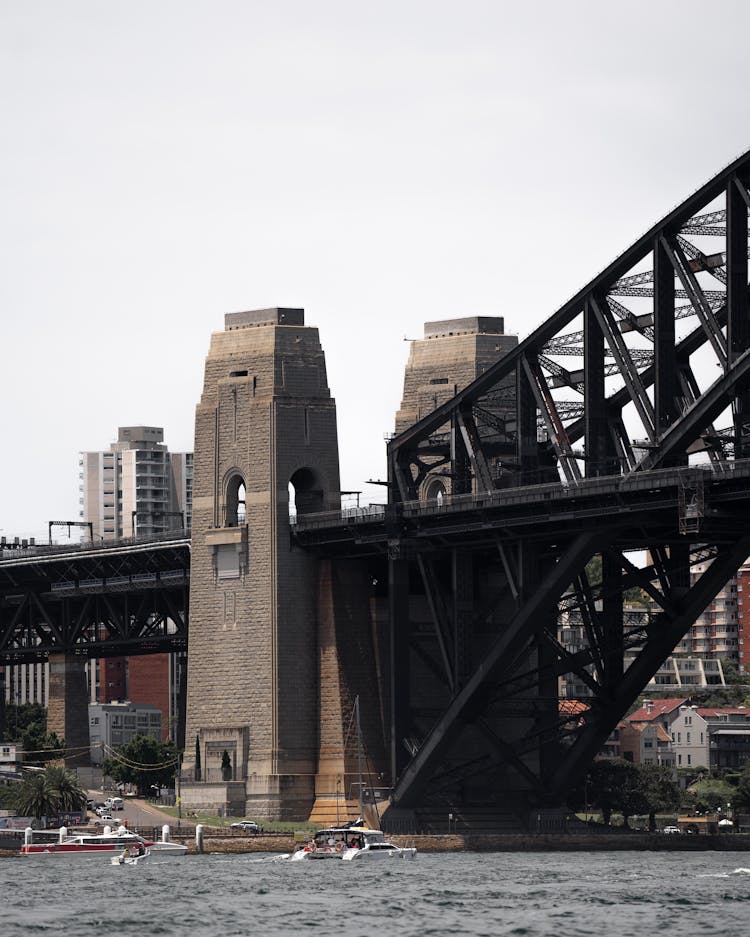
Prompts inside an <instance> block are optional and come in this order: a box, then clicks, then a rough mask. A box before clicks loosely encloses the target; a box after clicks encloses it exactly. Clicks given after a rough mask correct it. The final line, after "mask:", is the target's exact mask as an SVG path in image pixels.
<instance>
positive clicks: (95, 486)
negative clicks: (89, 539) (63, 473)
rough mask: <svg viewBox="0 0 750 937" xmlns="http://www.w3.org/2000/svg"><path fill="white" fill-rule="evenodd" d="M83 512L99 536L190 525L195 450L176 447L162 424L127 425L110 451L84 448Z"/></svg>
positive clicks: (141, 533) (116, 536) (155, 531)
mask: <svg viewBox="0 0 750 937" xmlns="http://www.w3.org/2000/svg"><path fill="white" fill-rule="evenodd" d="M78 464H79V467H80V472H79V476H78V477H79V479H80V485H79V489H80V498H79V501H80V504H81V511H80V515H81V517H82V518H83V519H84V520H85V521H87V522H89V523H91V525H92V534H93V538H94V540H117V539H119V538H120V537H133V536H136V535H137V536H148V535H149V534H159V533H164V532H165V531H169V530H181V529H183V528H189V527H190V522H191V519H192V517H191V515H192V500H193V454H192V453H191V452H170V451H169V449H168V448H167V446H166V445H165V444H164V430H163V429H162V428H161V427H160V426H121V427H120V428H119V429H118V431H117V442H113V443H112V444H111V445H110V447H109V450H108V451H106V452H82V453H81V457H80V460H79V463H78Z"/></svg>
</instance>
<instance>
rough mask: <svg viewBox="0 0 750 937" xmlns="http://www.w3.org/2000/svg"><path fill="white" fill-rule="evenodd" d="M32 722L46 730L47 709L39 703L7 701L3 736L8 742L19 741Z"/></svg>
mask: <svg viewBox="0 0 750 937" xmlns="http://www.w3.org/2000/svg"><path fill="white" fill-rule="evenodd" d="M34 722H36V723H39V724H40V725H42V726H43V728H44V731H45V732H46V731H47V710H46V709H45V707H44V706H42V704H41V703H21V704H20V705H17V704H16V703H8V704H7V705H6V707H5V733H4V738H5V739H6V740H7V741H9V742H20V741H21V740H22V739H23V734H24V732H26V730H27V729H28V728H29V726H30V725H31V724H32V723H34Z"/></svg>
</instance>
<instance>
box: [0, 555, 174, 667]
mask: <svg viewBox="0 0 750 937" xmlns="http://www.w3.org/2000/svg"><path fill="white" fill-rule="evenodd" d="M189 576H190V546H189V540H186V539H184V538H183V539H181V540H178V541H173V542H172V541H164V542H159V543H141V544H137V543H133V544H130V545H127V546H122V545H117V544H115V545H108V546H106V547H104V546H102V547H100V548H85V547H84V548H75V549H71V550H65V549H58V550H54V549H51V548H37V549H36V550H34V549H31V550H28V551H25V552H24V555H19V556H18V557H17V558H12V559H7V558H6V559H3V560H2V561H0V662H3V663H13V662H22V661H24V662H30V661H42V660H46V659H47V658H48V657H49V656H50V654H58V653H62V654H75V655H78V656H83V657H111V656H117V655H136V654H147V653H155V652H166V651H186V650H187V627H188V622H187V616H188V592H189Z"/></svg>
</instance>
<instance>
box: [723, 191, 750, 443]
mask: <svg viewBox="0 0 750 937" xmlns="http://www.w3.org/2000/svg"><path fill="white" fill-rule="evenodd" d="M747 209H748V194H747V188H746V186H745V185H744V182H743V180H742V179H741V178H740V177H739V176H733V177H732V178H730V180H729V182H728V183H727V353H728V357H729V364H730V366H731V365H732V363H733V362H734V361H736V360H737V358H738V357H739V356H740V355H741V354H742V353H743V352H744V351H746V350H747V349H748V348H750V303H749V302H748V295H747V278H748V264H747V242H748V223H747ZM732 416H733V422H734V446H735V448H734V454H735V458H737V459H741V458H744V457H745V456H746V455H747V453H748V449H749V448H750V439H748V435H750V434H749V433H748V423H749V422H750V391H747V390H745V391H741V392H740V393H738V394H737V395H736V396H735V398H734V401H733V407H732Z"/></svg>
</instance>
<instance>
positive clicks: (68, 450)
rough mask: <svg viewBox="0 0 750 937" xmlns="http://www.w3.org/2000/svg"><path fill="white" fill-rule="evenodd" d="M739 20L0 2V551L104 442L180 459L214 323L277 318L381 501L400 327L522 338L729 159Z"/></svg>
mask: <svg viewBox="0 0 750 937" xmlns="http://www.w3.org/2000/svg"><path fill="white" fill-rule="evenodd" d="M748 35H750V4H747V3H746V2H744V0H742V2H740V0H737V2H734V0H715V2H714V3H713V4H711V5H710V7H708V8H707V7H706V4H705V3H703V2H692V0H679V2H671V0H659V2H655V0H648V2H642V0H635V2H633V0H630V2H628V3H622V4H614V3H602V2H600V0H598V2H575V0H572V2H567V3H564V4H563V3H557V2H554V3H553V2H537V3H533V2H527V3H518V2H516V0H514V2H512V3H511V2H503V0H494V2H482V0H461V2H460V3H459V2H458V0H455V2H450V3H448V2H440V0H429V2H421V0H414V2H410V0H398V2H390V0H379V2H378V3H367V4H365V3H361V2H357V0H345V2H331V0H299V2H294V0H288V2H285V0H273V2H269V0H262V2H261V0H244V2H240V0H237V2H234V0H210V2H198V0H174V2H172V0H147V2H140V0H127V2H125V0H121V2H114V0H0V103H1V105H2V107H1V109H0V114H1V115H2V117H1V119H0V134H1V135H2V140H1V141H0V143H1V145H0V205H1V206H2V208H1V209H0V251H1V255H2V262H3V272H2V277H0V302H1V304H2V306H1V308H2V326H3V328H2V341H1V342H0V376H1V378H2V388H3V390H2V407H0V433H1V438H2V444H3V453H2V459H0V531H2V533H4V534H5V535H6V536H13V535H18V536H37V537H46V534H47V522H48V521H49V520H53V519H54V520H67V519H76V518H77V517H78V510H79V505H78V453H79V451H82V450H97V449H106V448H107V447H108V445H109V443H110V442H111V441H112V440H113V439H115V438H116V434H117V427H118V426H120V425H128V424H137V423H146V424H150V425H158V426H163V427H164V429H165V439H166V442H167V443H168V445H169V447H170V449H172V450H175V451H183V450H191V449H192V448H193V428H194V427H193V421H194V411H195V404H196V403H197V401H198V398H199V395H200V391H201V385H202V378H203V362H204V358H205V355H206V353H207V351H208V344H209V339H210V334H211V332H213V331H217V330H220V329H222V328H223V316H224V313H225V312H233V311H238V310H242V309H258V308H263V307H267V306H277V305H280V306H301V307H304V309H305V315H306V323H307V324H308V325H314V326H317V327H318V328H319V330H320V336H321V341H322V343H323V347H324V350H325V353H326V360H327V365H328V379H329V385H330V388H331V392H332V394H333V395H334V397H335V398H336V402H337V410H338V422H339V439H340V457H341V479H342V487H343V488H345V489H362V490H364V492H365V500H376V501H377V500H382V498H383V489H381V488H375V487H372V486H370V487H368V486H367V485H365V481H366V480H367V479H369V478H382V477H383V476H384V473H385V444H384V434H386V433H389V432H391V431H392V430H393V423H394V414H395V411H396V410H397V408H398V406H399V402H400V398H401V392H402V390H403V370H404V365H405V362H406V357H407V354H408V342H405V341H404V337H406V338H407V339H408V338H417V337H421V335H422V334H423V324H424V322H425V321H427V320H433V319H441V318H451V317H455V316H460V315H503V316H504V317H505V323H506V330H507V331H509V332H514V333H518V334H519V335H520V336H521V337H523V336H525V335H527V334H528V333H529V332H530V331H531V330H532V329H533V328H534V327H535V326H536V325H538V324H539V323H540V322H541V321H543V320H544V319H545V318H547V317H548V316H549V315H551V314H552V313H553V312H554V311H555V310H556V309H557V308H558V307H559V306H561V305H562V304H563V303H564V302H565V300H567V299H568V298H569V297H570V296H571V295H572V294H573V293H574V292H575V291H576V290H577V289H579V288H580V287H581V286H582V285H583V284H585V283H586V282H587V281H588V280H590V279H591V278H592V277H593V276H594V275H595V274H596V273H597V272H598V271H599V270H600V269H601V268H602V267H604V266H605V265H606V264H607V263H608V262H609V261H611V260H613V259H614V258H615V257H616V256H617V255H618V254H619V253H621V252H622V251H623V250H624V249H625V248H626V247H627V246H628V245H629V244H630V243H631V242H632V241H633V240H635V239H636V237H637V236H639V235H640V234H642V233H643V231H645V230H646V229H647V228H648V227H650V226H651V225H652V224H653V223H654V222H656V221H657V220H658V219H659V218H660V217H661V216H662V215H664V214H665V213H666V212H667V211H668V210H669V209H670V208H672V207H673V206H674V205H675V204H677V203H679V202H681V201H682V200H683V199H684V198H685V197H686V196H687V195H688V194H689V193H690V192H691V191H693V190H694V189H696V188H698V187H699V186H700V185H701V184H703V183H704V182H705V181H706V180H707V179H708V178H709V177H710V176H712V175H714V174H715V173H716V172H717V171H718V170H719V169H720V168H722V167H723V166H724V165H725V164H727V163H728V162H730V161H731V160H732V159H733V158H734V157H736V156H737V155H738V154H740V153H742V152H743V151H745V150H746V149H748V148H750V95H748V52H747V37H748Z"/></svg>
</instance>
